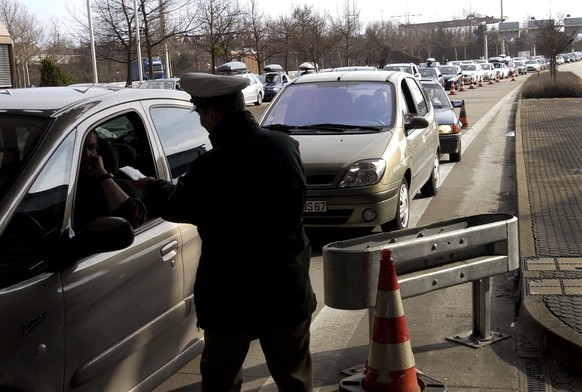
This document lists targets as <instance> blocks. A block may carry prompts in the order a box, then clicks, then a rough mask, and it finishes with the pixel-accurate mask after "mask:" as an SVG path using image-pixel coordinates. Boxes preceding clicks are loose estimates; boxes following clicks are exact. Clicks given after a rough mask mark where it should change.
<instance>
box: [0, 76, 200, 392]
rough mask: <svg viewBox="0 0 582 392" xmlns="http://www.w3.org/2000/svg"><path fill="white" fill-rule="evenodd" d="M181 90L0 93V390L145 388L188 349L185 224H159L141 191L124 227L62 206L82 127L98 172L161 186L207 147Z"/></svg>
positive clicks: (193, 238) (192, 351)
mask: <svg viewBox="0 0 582 392" xmlns="http://www.w3.org/2000/svg"><path fill="white" fill-rule="evenodd" d="M189 99H190V97H189V95H188V94H186V93H184V92H179V91H171V90H162V89H157V90H142V89H116V88H103V87H87V86H77V87H55V88H51V87H40V88H30V89H13V90H4V91H1V92H0V107H1V108H2V109H1V110H0V314H1V317H0V335H1V336H2V338H1V339H0V390H2V391H4V390H10V391H29V392H32V391H51V392H53V391H77V392H80V391H92V392H94V391H100V392H101V391H112V392H119V391H130V390H131V391H152V390H153V389H154V388H155V386H157V385H159V384H161V383H162V382H163V381H164V380H165V379H167V378H168V377H170V376H171V375H172V374H173V373H175V372H176V371H177V370H178V369H180V368H181V367H182V366H184V365H185V364H186V363H188V362H189V361H190V360H191V359H192V358H194V357H195V356H196V355H198V354H199V353H200V352H201V350H202V348H203V339H202V333H201V332H200V331H199V330H198V328H197V327H196V316H195V312H194V302H193V289H194V279H195V276H196V269H197V266H198V259H199V255H200V237H199V235H198V231H197V228H196V227H195V226H192V225H184V224H176V223H171V222H167V221H165V220H163V219H161V218H160V217H159V216H158V214H157V212H156V208H155V206H153V205H149V204H148V200H147V199H145V204H146V207H147V220H146V221H145V223H143V224H142V225H141V226H139V227H137V228H135V229H132V227H131V226H130V225H129V223H128V222H127V221H126V220H124V219H122V218H117V217H101V218H98V219H97V220H95V221H93V222H91V223H89V225H87V226H86V227H77V226H76V225H75V221H76V220H75V214H74V211H75V203H76V202H77V201H78V200H77V193H76V187H77V184H78V179H79V173H80V170H79V165H80V155H81V151H82V143H83V140H84V138H85V136H86V135H87V134H88V132H90V131H92V130H96V131H97V132H98V134H99V135H101V136H102V137H101V138H100V141H102V142H104V143H105V144H104V145H103V146H104V148H105V146H109V147H111V149H110V151H116V152H115V154H114V156H115V157H117V161H116V160H115V159H113V160H111V161H108V162H107V166H106V168H107V169H108V170H109V171H110V172H111V173H113V174H114V175H115V177H116V178H118V179H121V178H124V176H127V177H125V178H126V180H129V179H130V178H132V176H134V175H135V173H138V172H139V173H141V174H142V175H147V176H155V177H159V178H164V179H166V180H171V181H174V180H175V179H176V178H177V177H179V176H180V175H181V174H183V173H184V172H185V170H187V168H188V165H189V163H190V162H191V161H192V160H193V159H195V158H196V157H197V156H198V155H199V154H200V153H201V152H203V151H204V150H206V149H208V148H210V144H209V141H208V135H207V132H206V131H205V130H204V129H203V128H202V127H201V126H200V123H199V118H198V115H197V114H196V113H195V112H193V111H192V105H191V103H190V102H189ZM109 147H106V148H105V149H109ZM104 160H105V157H104ZM128 168H132V170H128Z"/></svg>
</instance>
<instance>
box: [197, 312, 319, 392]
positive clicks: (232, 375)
mask: <svg viewBox="0 0 582 392" xmlns="http://www.w3.org/2000/svg"><path fill="white" fill-rule="evenodd" d="M310 324H311V317H310V318H309V319H307V320H306V321H304V322H301V323H299V324H296V325H293V326H291V327H289V328H283V329H274V330H269V331H265V332H261V333H260V334H258V339H259V342H260V344H261V349H262V350H263V353H264V355H265V359H266V362H267V367H268V368H269V372H270V373H271V377H273V380H274V381H275V383H276V384H277V387H278V389H279V391H281V392H311V391H313V369H312V363H311V353H310V351H309V338H310V332H309V326H310ZM255 338H257V336H252V335H250V334H225V333H209V332H207V331H205V332H204V351H203V353H202V358H201V361H200V373H201V375H202V392H239V391H240V390H241V388H242V382H243V380H242V365H243V362H244V360H245V358H246V356H247V353H248V350H249V346H250V343H251V341H252V340H253V339H255Z"/></svg>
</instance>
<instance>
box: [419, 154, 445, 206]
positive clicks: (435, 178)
mask: <svg viewBox="0 0 582 392" xmlns="http://www.w3.org/2000/svg"><path fill="white" fill-rule="evenodd" d="M440 173H441V171H440V160H439V153H438V151H437V152H436V153H435V155H434V159H433V166H432V172H431V173H430V177H429V179H428V181H427V182H426V183H425V184H424V185H423V186H422V188H420V192H421V193H422V196H424V197H429V196H435V195H436V194H437V193H438V192H439V185H440V177H441V174H440Z"/></svg>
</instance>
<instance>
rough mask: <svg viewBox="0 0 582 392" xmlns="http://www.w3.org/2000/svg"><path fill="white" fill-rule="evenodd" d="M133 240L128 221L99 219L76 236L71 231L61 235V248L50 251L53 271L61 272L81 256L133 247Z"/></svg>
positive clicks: (58, 246) (113, 217)
mask: <svg viewBox="0 0 582 392" xmlns="http://www.w3.org/2000/svg"><path fill="white" fill-rule="evenodd" d="M134 237H135V234H134V231H133V227H131V224H130V223H129V222H128V221H127V220H126V219H124V218H120V217H116V216H105V217H100V218H97V219H95V220H93V221H91V222H90V223H89V224H88V225H87V226H86V227H85V228H84V229H83V230H81V231H80V232H79V233H78V234H76V235H74V234H73V233H72V232H71V231H67V232H65V233H63V234H62V235H61V238H60V239H59V240H58V245H57V246H55V247H53V248H52V251H51V252H50V253H51V256H50V264H51V267H50V269H51V270H53V271H60V270H63V269H65V268H68V267H69V266H70V265H72V264H73V263H74V262H75V261H77V260H78V259H80V258H82V257H85V256H89V255H92V254H95V253H103V252H112V251H116V250H120V249H124V248H127V247H128V246H130V245H131V244H133V240H134Z"/></svg>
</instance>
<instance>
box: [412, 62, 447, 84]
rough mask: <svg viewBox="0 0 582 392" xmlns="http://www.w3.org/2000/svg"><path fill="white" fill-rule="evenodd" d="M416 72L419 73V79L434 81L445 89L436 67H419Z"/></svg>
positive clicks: (441, 76)
mask: <svg viewBox="0 0 582 392" xmlns="http://www.w3.org/2000/svg"><path fill="white" fill-rule="evenodd" d="M418 72H420V79H421V80H422V79H425V80H426V79H428V80H434V81H436V82H437V83H438V84H440V85H441V86H443V88H444V87H445V78H444V77H443V74H442V72H441V70H440V69H438V68H437V67H419V68H418Z"/></svg>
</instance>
